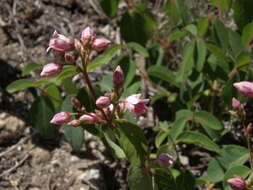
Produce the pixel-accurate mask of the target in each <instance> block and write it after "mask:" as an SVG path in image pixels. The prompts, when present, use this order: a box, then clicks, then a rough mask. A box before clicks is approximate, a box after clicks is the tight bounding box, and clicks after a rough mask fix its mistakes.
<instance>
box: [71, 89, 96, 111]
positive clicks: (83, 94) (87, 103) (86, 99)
mask: <svg viewBox="0 0 253 190" xmlns="http://www.w3.org/2000/svg"><path fill="white" fill-rule="evenodd" d="M76 98H77V99H78V100H79V101H80V102H81V104H82V105H83V106H84V107H85V109H86V111H87V112H93V111H94V109H95V107H96V105H95V101H94V99H93V98H92V95H91V94H90V92H89V90H88V89H86V88H85V87H84V88H80V89H79V91H78V93H77V96H76Z"/></svg>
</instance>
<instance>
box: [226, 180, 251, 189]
mask: <svg viewBox="0 0 253 190" xmlns="http://www.w3.org/2000/svg"><path fill="white" fill-rule="evenodd" d="M227 182H228V184H229V185H230V186H231V188H232V189H233V190H244V189H245V186H246V185H245V181H244V180H243V179H242V178H240V177H233V178H231V179H229V180H228V181H227Z"/></svg>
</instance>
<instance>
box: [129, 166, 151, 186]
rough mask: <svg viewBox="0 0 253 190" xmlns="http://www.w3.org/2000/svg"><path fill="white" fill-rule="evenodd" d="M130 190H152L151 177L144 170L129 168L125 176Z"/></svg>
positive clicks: (134, 167)
mask: <svg viewBox="0 0 253 190" xmlns="http://www.w3.org/2000/svg"><path fill="white" fill-rule="evenodd" d="M127 182H128V185H129V188H130V190H143V189H145V190H153V185H152V178H151V175H150V174H149V173H148V172H146V171H145V170H144V168H140V167H136V166H131V167H130V168H129V170H128V174H127Z"/></svg>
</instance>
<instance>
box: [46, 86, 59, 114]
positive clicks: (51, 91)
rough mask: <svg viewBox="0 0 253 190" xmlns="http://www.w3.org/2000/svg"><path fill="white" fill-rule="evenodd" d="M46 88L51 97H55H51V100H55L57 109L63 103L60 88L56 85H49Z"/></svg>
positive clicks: (54, 103)
mask: <svg viewBox="0 0 253 190" xmlns="http://www.w3.org/2000/svg"><path fill="white" fill-rule="evenodd" d="M45 90H46V91H47V93H48V94H49V95H50V97H53V98H51V101H52V102H53V105H54V107H55V109H57V108H58V107H59V106H60V105H61V101H62V98H61V92H60V91H59V89H58V88H57V86H55V85H49V86H47V87H46V88H45ZM54 98H55V99H54ZM57 100H59V101H57Z"/></svg>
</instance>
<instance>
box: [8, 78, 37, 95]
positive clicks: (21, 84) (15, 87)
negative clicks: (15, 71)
mask: <svg viewBox="0 0 253 190" xmlns="http://www.w3.org/2000/svg"><path fill="white" fill-rule="evenodd" d="M34 85H35V84H34V81H33V80H31V79H20V80H16V81H14V82H12V83H11V84H9V85H8V86H7V88H6V90H7V91H8V92H9V93H14V92H17V91H19V90H23V89H26V88H30V87H34Z"/></svg>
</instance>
